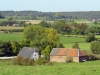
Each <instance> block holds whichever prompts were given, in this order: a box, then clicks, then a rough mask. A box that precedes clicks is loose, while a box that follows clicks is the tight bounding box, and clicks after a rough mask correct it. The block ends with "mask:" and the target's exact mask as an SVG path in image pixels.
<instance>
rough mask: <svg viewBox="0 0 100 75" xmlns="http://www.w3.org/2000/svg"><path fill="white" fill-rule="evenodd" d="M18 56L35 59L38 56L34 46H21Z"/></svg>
mask: <svg viewBox="0 0 100 75" xmlns="http://www.w3.org/2000/svg"><path fill="white" fill-rule="evenodd" d="M18 56H20V57H23V58H31V59H34V60H37V59H38V58H39V52H38V50H37V49H36V48H31V47H23V49H22V50H21V51H20V52H19V54H18Z"/></svg>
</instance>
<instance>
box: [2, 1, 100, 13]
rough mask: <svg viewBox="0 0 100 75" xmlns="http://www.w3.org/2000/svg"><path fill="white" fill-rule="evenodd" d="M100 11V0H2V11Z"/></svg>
mask: <svg viewBox="0 0 100 75" xmlns="http://www.w3.org/2000/svg"><path fill="white" fill-rule="evenodd" d="M9 10H13V11H25V10H31V11H42V12H68V11H100V0H1V1H0V11H9Z"/></svg>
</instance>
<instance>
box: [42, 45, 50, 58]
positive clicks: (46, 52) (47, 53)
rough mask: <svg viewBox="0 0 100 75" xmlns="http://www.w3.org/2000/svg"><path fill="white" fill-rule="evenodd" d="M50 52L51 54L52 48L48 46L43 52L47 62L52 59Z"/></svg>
mask: <svg viewBox="0 0 100 75" xmlns="http://www.w3.org/2000/svg"><path fill="white" fill-rule="evenodd" d="M50 52H51V48H50V46H49V45H48V46H46V47H45V49H44V50H42V55H43V57H44V58H45V59H46V60H49V59H50Z"/></svg>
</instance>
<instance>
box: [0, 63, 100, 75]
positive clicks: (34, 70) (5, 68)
mask: <svg viewBox="0 0 100 75" xmlns="http://www.w3.org/2000/svg"><path fill="white" fill-rule="evenodd" d="M99 74H100V61H88V62H84V63H54V64H53V65H52V66H43V65H42V66H18V65H11V64H10V63H8V62H6V63H5V62H0V75H99Z"/></svg>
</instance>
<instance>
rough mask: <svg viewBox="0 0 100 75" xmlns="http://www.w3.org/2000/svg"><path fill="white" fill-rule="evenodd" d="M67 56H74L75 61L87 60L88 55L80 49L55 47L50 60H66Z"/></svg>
mask: <svg viewBox="0 0 100 75" xmlns="http://www.w3.org/2000/svg"><path fill="white" fill-rule="evenodd" d="M67 57H72V60H73V61H74V62H82V61H84V60H87V55H86V53H85V52H84V51H81V50H79V49H75V48H72V49H67V48H53V49H52V51H51V53H50V62H66V58H67Z"/></svg>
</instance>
